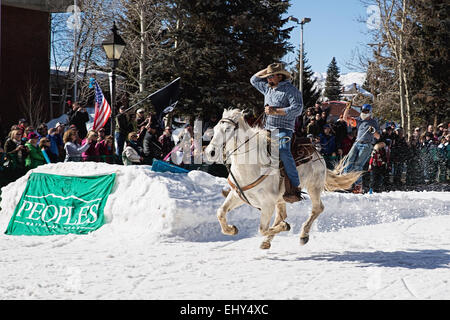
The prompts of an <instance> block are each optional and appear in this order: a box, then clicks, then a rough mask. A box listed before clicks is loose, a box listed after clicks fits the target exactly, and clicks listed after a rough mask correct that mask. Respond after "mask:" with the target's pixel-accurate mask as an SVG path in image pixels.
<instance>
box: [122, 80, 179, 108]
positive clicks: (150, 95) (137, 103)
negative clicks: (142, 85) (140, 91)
mask: <svg viewBox="0 0 450 320" xmlns="http://www.w3.org/2000/svg"><path fill="white" fill-rule="evenodd" d="M179 79H180V77H178V78H176V79H175V80H173V81H172V82H171V83H169V84H167V85H166V86H164V87H163V88H161V89H159V90H157V91H156V92H153V93H150V94H149V95H148V96H147V97H145V98H144V99H142V100H141V101H138V102H136V103H135V104H133V105H132V106H131V107H129V108H128V109H126V110H125V111H124V112H128V111H130V110H131V109H132V108H134V107H136V106H137V105H139V104H141V103H142V102H144V101H145V100H147V99H148V98H151V97H152V96H153V95H155V94H157V93H158V92H160V91H162V90H164V89H165V88H167V87H168V86H170V85H171V84H172V83H174V82H175V81H178V80H179Z"/></svg>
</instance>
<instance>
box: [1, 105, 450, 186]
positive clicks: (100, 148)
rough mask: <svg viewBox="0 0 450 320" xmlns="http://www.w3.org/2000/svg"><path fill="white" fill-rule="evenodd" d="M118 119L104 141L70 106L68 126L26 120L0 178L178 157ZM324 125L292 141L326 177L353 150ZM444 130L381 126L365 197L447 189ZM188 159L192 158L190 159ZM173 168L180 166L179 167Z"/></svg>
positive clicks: (147, 121) (308, 123)
mask: <svg viewBox="0 0 450 320" xmlns="http://www.w3.org/2000/svg"><path fill="white" fill-rule="evenodd" d="M125 111H126V110H125V109H124V108H120V111H119V114H118V115H117V117H116V121H115V130H114V135H106V133H105V132H106V131H105V128H101V129H100V130H98V131H92V130H90V131H88V130H87V126H86V125H87V122H88V121H89V116H88V114H87V111H86V108H84V107H82V106H80V105H79V104H78V103H76V102H75V103H73V104H72V105H71V110H70V111H69V112H68V113H67V116H68V122H67V123H56V125H55V126H54V127H52V128H48V127H47V125H46V124H44V123H43V124H40V125H38V126H37V127H36V128H34V127H32V126H30V125H29V123H28V121H27V120H26V119H20V120H19V121H18V123H17V124H16V125H13V126H12V127H11V128H10V132H9V134H8V135H7V137H4V138H2V139H0V142H1V146H0V152H1V154H2V158H1V161H0V164H1V166H0V170H1V171H3V172H2V174H3V175H6V176H7V179H9V180H10V181H12V180H14V179H17V178H18V177H20V176H22V175H24V174H25V173H26V172H27V171H28V170H30V169H33V168H36V167H37V166H39V165H42V164H46V163H55V162H62V161H99V162H107V163H116V164H117V163H120V164H124V165H134V164H149V165H151V164H152V161H153V159H165V160H170V157H169V156H170V154H171V153H172V152H178V151H177V148H176V147H175V142H174V140H175V139H174V138H173V137H172V127H170V126H166V127H164V126H162V125H161V124H160V123H158V121H157V120H156V119H155V117H154V115H153V114H151V113H147V112H146V111H145V110H144V109H138V110H137V111H136V112H134V111H132V112H125ZM329 118H330V117H329V109H323V110H322V107H321V105H320V104H318V103H317V104H316V105H315V106H314V107H312V108H308V109H306V110H305V112H304V114H303V115H302V116H300V117H299V118H298V119H297V122H296V134H297V135H298V136H305V137H309V138H310V139H311V141H312V142H313V143H314V144H315V145H316V146H317V147H318V149H320V152H321V154H322V155H323V157H324V159H325V161H326V165H327V167H328V168H329V169H333V168H334V166H335V164H336V163H338V162H339V161H340V160H341V159H342V158H343V157H345V155H347V154H348V153H349V151H350V149H351V147H352V145H353V143H354V142H355V137H356V129H355V128H352V127H350V126H349V125H348V124H347V123H346V122H345V121H344V120H343V117H342V115H341V116H340V117H339V118H338V119H337V120H334V121H333V120H331V119H329ZM247 120H248V121H249V123H251V122H252V121H254V120H255V119H252V117H247ZM217 122H218V117H217V116H212V117H211V118H209V119H207V121H205V122H204V125H203V132H202V134H203V146H204V145H205V144H207V143H208V140H210V139H211V136H212V133H213V131H212V128H213V127H214V126H215V125H216V124H217ZM380 125H381V124H380ZM449 126H450V124H444V123H441V124H439V125H438V126H437V127H436V128H434V127H433V125H429V126H428V127H427V128H415V130H414V132H413V134H412V135H411V137H410V139H409V140H408V141H407V140H406V138H405V134H404V131H403V129H402V128H400V127H398V126H396V125H395V123H393V122H391V123H389V122H388V123H386V125H385V126H384V129H383V132H382V134H381V137H380V139H379V140H378V141H377V143H376V144H375V145H374V148H373V152H372V155H371V157H370V159H369V161H368V162H367V164H366V166H365V169H367V172H368V174H365V177H364V179H363V181H364V183H365V188H366V190H368V189H369V188H370V189H372V190H373V191H374V192H377V191H386V190H392V189H400V188H402V186H404V185H405V184H406V185H408V186H414V185H420V184H425V183H433V182H448V179H449V177H448V173H449V169H450V146H449V139H450V135H449ZM382 127H383V126H382ZM193 137H194V133H193V128H192V126H191V125H189V124H187V125H185V127H184V128H183V130H182V132H181V134H180V135H179V136H178V137H177V138H178V139H177V140H178V141H180V142H183V141H184V142H186V143H188V144H189V145H191V147H192V150H196V149H198V150H201V147H200V148H196V147H195V145H194V144H195V141H194V139H193ZM0 138H1V137H0ZM184 156H186V155H184ZM193 156H194V155H193V153H192V154H190V155H189V157H193ZM187 162H189V161H187ZM176 164H181V165H183V161H182V160H180V162H179V163H176Z"/></svg>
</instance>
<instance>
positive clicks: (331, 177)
mask: <svg viewBox="0 0 450 320" xmlns="http://www.w3.org/2000/svg"><path fill="white" fill-rule="evenodd" d="M346 159H347V158H343V159H342V160H341V161H339V163H338V164H337V165H336V167H335V169H334V170H329V169H327V177H326V180H325V190H326V191H336V190H340V191H343V190H348V189H350V188H351V187H352V185H353V183H355V182H356V180H358V178H359V177H360V176H361V175H362V173H363V172H362V171H354V172H348V173H343V170H344V168H345V162H346Z"/></svg>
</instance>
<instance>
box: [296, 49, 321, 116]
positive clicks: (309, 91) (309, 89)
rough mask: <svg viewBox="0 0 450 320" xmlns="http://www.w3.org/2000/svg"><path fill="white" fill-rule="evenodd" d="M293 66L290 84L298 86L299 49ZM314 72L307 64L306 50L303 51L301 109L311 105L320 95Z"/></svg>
mask: <svg viewBox="0 0 450 320" xmlns="http://www.w3.org/2000/svg"><path fill="white" fill-rule="evenodd" d="M296 62H297V63H296V65H295V68H294V69H292V70H291V74H292V78H293V80H292V84H293V85H294V86H296V87H297V88H299V81H300V79H299V76H298V72H299V70H300V50H299V53H298V58H297V59H296ZM313 76H314V72H313V71H312V70H311V66H310V65H308V59H307V58H306V52H304V53H303V92H302V95H303V111H305V110H306V109H307V108H310V107H313V106H314V104H315V103H316V101H317V100H318V99H319V97H320V89H318V87H317V83H316V79H315V78H314V77H313Z"/></svg>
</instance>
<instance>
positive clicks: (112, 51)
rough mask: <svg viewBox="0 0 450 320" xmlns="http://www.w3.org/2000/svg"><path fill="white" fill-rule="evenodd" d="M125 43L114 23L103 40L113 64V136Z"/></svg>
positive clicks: (107, 55)
mask: <svg viewBox="0 0 450 320" xmlns="http://www.w3.org/2000/svg"><path fill="white" fill-rule="evenodd" d="M125 45H126V43H125V41H124V40H123V39H122V37H121V36H120V35H119V34H118V33H117V27H116V23H115V22H114V23H113V27H112V29H111V33H110V34H109V35H108V36H107V37H106V38H105V39H104V40H103V42H102V46H103V50H105V53H106V57H107V58H108V60H109V62H110V63H111V135H114V117H115V111H116V110H115V109H116V68H117V65H118V64H119V60H120V57H121V56H122V52H123V49H125Z"/></svg>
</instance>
